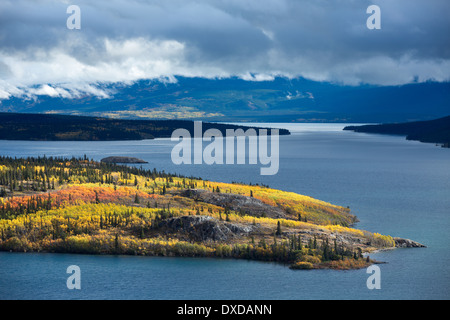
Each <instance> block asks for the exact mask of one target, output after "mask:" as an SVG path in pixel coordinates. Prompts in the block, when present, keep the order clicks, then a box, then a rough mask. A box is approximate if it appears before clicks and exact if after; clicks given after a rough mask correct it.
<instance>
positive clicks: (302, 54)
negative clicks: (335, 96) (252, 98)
mask: <svg viewBox="0 0 450 320" xmlns="http://www.w3.org/2000/svg"><path fill="white" fill-rule="evenodd" d="M70 4H77V5H78V6H79V7H80V8H81V30H68V29H67V28H66V19H67V17H68V16H69V15H68V14H67V13H66V9H67V7H68V6H69V5H70ZM371 4H376V5H379V6H380V8H381V26H382V28H381V30H369V29H367V27H366V20H367V18H368V16H369V15H368V14H367V13H366V9H367V7H368V6H369V5H371ZM449 9H450V2H449V1H447V0H431V1H422V0H373V1H366V0H329V1H327V0H319V1H307V0H305V1H299V0H247V1H241V0H228V1H225V0H216V1H214V0H197V1H187V0H157V1H137V0H135V1H125V0H113V1H87V0H80V1H77V2H76V3H72V2H70V3H69V2H68V1H50V0H47V1H46V0H40V1H25V0H14V1H2V2H1V3H0V98H1V97H7V96H8V94H12V92H13V91H14V92H16V93H17V92H20V90H19V89H18V88H22V87H27V86H30V85H36V84H37V85H39V84H54V85H59V86H62V87H63V88H66V89H68V90H72V89H74V88H80V87H81V89H82V88H84V89H86V88H88V86H89V84H90V83H97V82H105V81H134V80H137V79H142V78H158V77H169V78H170V77H173V76H175V75H185V76H202V77H226V76H231V75H237V76H241V77H243V78H245V79H254V78H252V76H250V74H256V77H257V78H258V79H268V78H270V77H272V76H276V75H281V76H287V77H297V76H303V77H306V78H310V79H313V80H321V81H334V82H342V83H350V84H359V83H373V84H381V85H384V84H403V83H408V82H411V81H417V80H418V81H426V80H430V79H432V80H437V81H448V80H449V77H450V41H448V30H450V22H449V21H450V19H448V18H447V14H448V12H449ZM46 89H48V88H46ZM81 89H80V90H81ZM18 90H19V91H18ZM52 92H53V91H52ZM16 93H15V94H16Z"/></svg>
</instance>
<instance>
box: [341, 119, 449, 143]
mask: <svg viewBox="0 0 450 320" xmlns="http://www.w3.org/2000/svg"><path fill="white" fill-rule="evenodd" d="M344 130H351V131H355V132H366V133H381V134H395V135H405V136H406V139H408V140H418V141H421V142H431V143H440V144H443V146H444V147H449V145H450V116H448V117H445V118H440V119H436V120H430V121H416V122H407V123H392V124H380V125H365V126H349V127H345V128H344Z"/></svg>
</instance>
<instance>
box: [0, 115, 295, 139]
mask: <svg viewBox="0 0 450 320" xmlns="http://www.w3.org/2000/svg"><path fill="white" fill-rule="evenodd" d="M202 128H203V130H204V131H206V130H208V129H212V128H214V129H217V130H219V131H220V132H221V133H222V135H223V136H225V135H226V130H227V129H232V130H236V129H243V130H244V131H247V130H248V129H250V128H252V129H257V128H256V127H248V126H240V125H233V124H224V123H207V122H205V123H203V125H202ZM176 129H186V130H188V132H189V133H190V134H191V136H194V121H189V120H118V119H109V118H99V117H86V116H68V115H60V114H29V113H5V112H3V113H0V140H29V141H113V140H114V141H123V140H144V139H154V138H170V137H171V135H172V133H173V131H174V130H176ZM202 133H203V132H202ZM256 134H258V130H256ZM268 134H270V132H269V133H268ZM279 134H280V135H289V134H290V132H289V131H288V130H286V129H279Z"/></svg>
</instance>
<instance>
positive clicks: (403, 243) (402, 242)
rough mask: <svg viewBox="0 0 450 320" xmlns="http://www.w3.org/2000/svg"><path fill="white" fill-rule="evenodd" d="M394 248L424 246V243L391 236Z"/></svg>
mask: <svg viewBox="0 0 450 320" xmlns="http://www.w3.org/2000/svg"><path fill="white" fill-rule="evenodd" d="M393 239H394V241H395V247H396V248H426V246H425V245H423V244H421V243H418V242H416V241H413V240H410V239H403V238H397V237H396V238H393Z"/></svg>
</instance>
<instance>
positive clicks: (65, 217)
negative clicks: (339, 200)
mask: <svg viewBox="0 0 450 320" xmlns="http://www.w3.org/2000/svg"><path fill="white" fill-rule="evenodd" d="M357 221H358V219H357V217H356V216H355V215H353V214H352V213H351V212H350V209H349V208H346V207H341V206H337V205H333V204H330V203H327V202H324V201H321V200H317V199H314V198H311V197H308V196H304V195H300V194H296V193H293V192H285V191H281V190H276V189H272V188H270V187H269V186H266V185H249V184H242V183H223V182H215V181H208V180H203V179H201V178H195V177H186V176H182V175H175V174H168V173H165V172H164V171H162V172H159V171H157V170H156V169H153V170H146V169H143V168H142V167H141V168H136V167H134V166H126V165H118V164H115V163H109V162H96V161H93V160H89V159H87V157H84V158H55V157H38V158H11V157H0V250H3V251H12V252H54V253H79V254H110V255H142V256H166V257H173V256H177V257H214V258H220V259H225V258H234V259H249V260H259V261H273V262H278V263H283V264H285V265H288V266H290V267H291V268H292V269H320V268H331V269H354V268H364V267H367V266H369V265H370V264H373V263H376V261H374V260H372V259H370V255H369V254H370V253H371V252H374V251H377V250H387V249H394V248H399V247H423V245H422V244H420V243H417V242H414V241H412V240H408V239H402V238H396V237H392V236H389V235H382V234H379V233H374V232H369V231H364V230H359V229H356V228H355V227H354V224H355V223H356V222H357Z"/></svg>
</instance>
